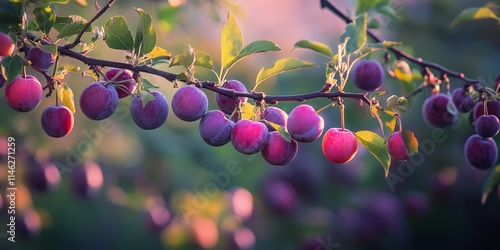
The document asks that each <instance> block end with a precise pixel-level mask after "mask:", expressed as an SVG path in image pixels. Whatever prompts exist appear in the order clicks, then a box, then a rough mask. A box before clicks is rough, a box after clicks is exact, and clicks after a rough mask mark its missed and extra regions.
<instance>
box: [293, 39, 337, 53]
mask: <svg viewBox="0 0 500 250" xmlns="http://www.w3.org/2000/svg"><path fill="white" fill-rule="evenodd" d="M293 47H294V48H303V49H310V50H313V51H316V52H318V53H320V54H322V55H325V56H328V57H332V56H333V53H332V50H331V49H330V47H328V46H326V45H325V44H322V43H319V42H314V41H309V40H300V41H298V42H296V43H295V45H293Z"/></svg>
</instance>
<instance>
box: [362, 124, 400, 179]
mask: <svg viewBox="0 0 500 250" xmlns="http://www.w3.org/2000/svg"><path fill="white" fill-rule="evenodd" d="M354 135H355V136H356V139H358V141H359V142H360V143H361V145H363V146H364V147H365V148H366V149H367V150H368V152H370V153H371V154H372V155H373V156H375V158H376V159H377V160H378V161H379V162H380V164H382V167H383V168H384V173H385V177H387V176H388V175H389V165H390V164H391V157H390V156H389V151H388V150H387V145H386V143H385V140H384V138H382V137H380V135H378V134H376V133H374V132H371V131H367V130H362V131H358V132H356V133H354Z"/></svg>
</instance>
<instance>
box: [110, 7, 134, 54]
mask: <svg viewBox="0 0 500 250" xmlns="http://www.w3.org/2000/svg"><path fill="white" fill-rule="evenodd" d="M104 34H105V37H106V44H107V45H108V47H109V48H111V49H118V50H126V51H132V50H133V49H134V39H133V38H132V34H131V33H130V30H129V29H128V25H127V22H126V21H125V18H124V17H123V16H115V17H112V18H110V19H109V20H108V21H107V22H106V24H105V25H104Z"/></svg>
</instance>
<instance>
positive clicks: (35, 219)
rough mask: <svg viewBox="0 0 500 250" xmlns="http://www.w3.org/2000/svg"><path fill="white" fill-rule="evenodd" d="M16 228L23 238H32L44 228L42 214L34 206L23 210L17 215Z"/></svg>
mask: <svg viewBox="0 0 500 250" xmlns="http://www.w3.org/2000/svg"><path fill="white" fill-rule="evenodd" d="M16 229H17V230H18V232H19V235H20V236H21V237H23V238H32V237H34V236H36V235H37V234H38V233H39V232H40V230H41V229H42V219H41V218H40V214H38V212H37V211H35V210H34V209H32V208H29V209H27V210H26V211H22V212H21V213H20V214H19V215H17V217H16Z"/></svg>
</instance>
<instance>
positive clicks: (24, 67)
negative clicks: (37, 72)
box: [23, 66, 27, 78]
mask: <svg viewBox="0 0 500 250" xmlns="http://www.w3.org/2000/svg"><path fill="white" fill-rule="evenodd" d="M26 77H27V73H26V66H23V78H26Z"/></svg>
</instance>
